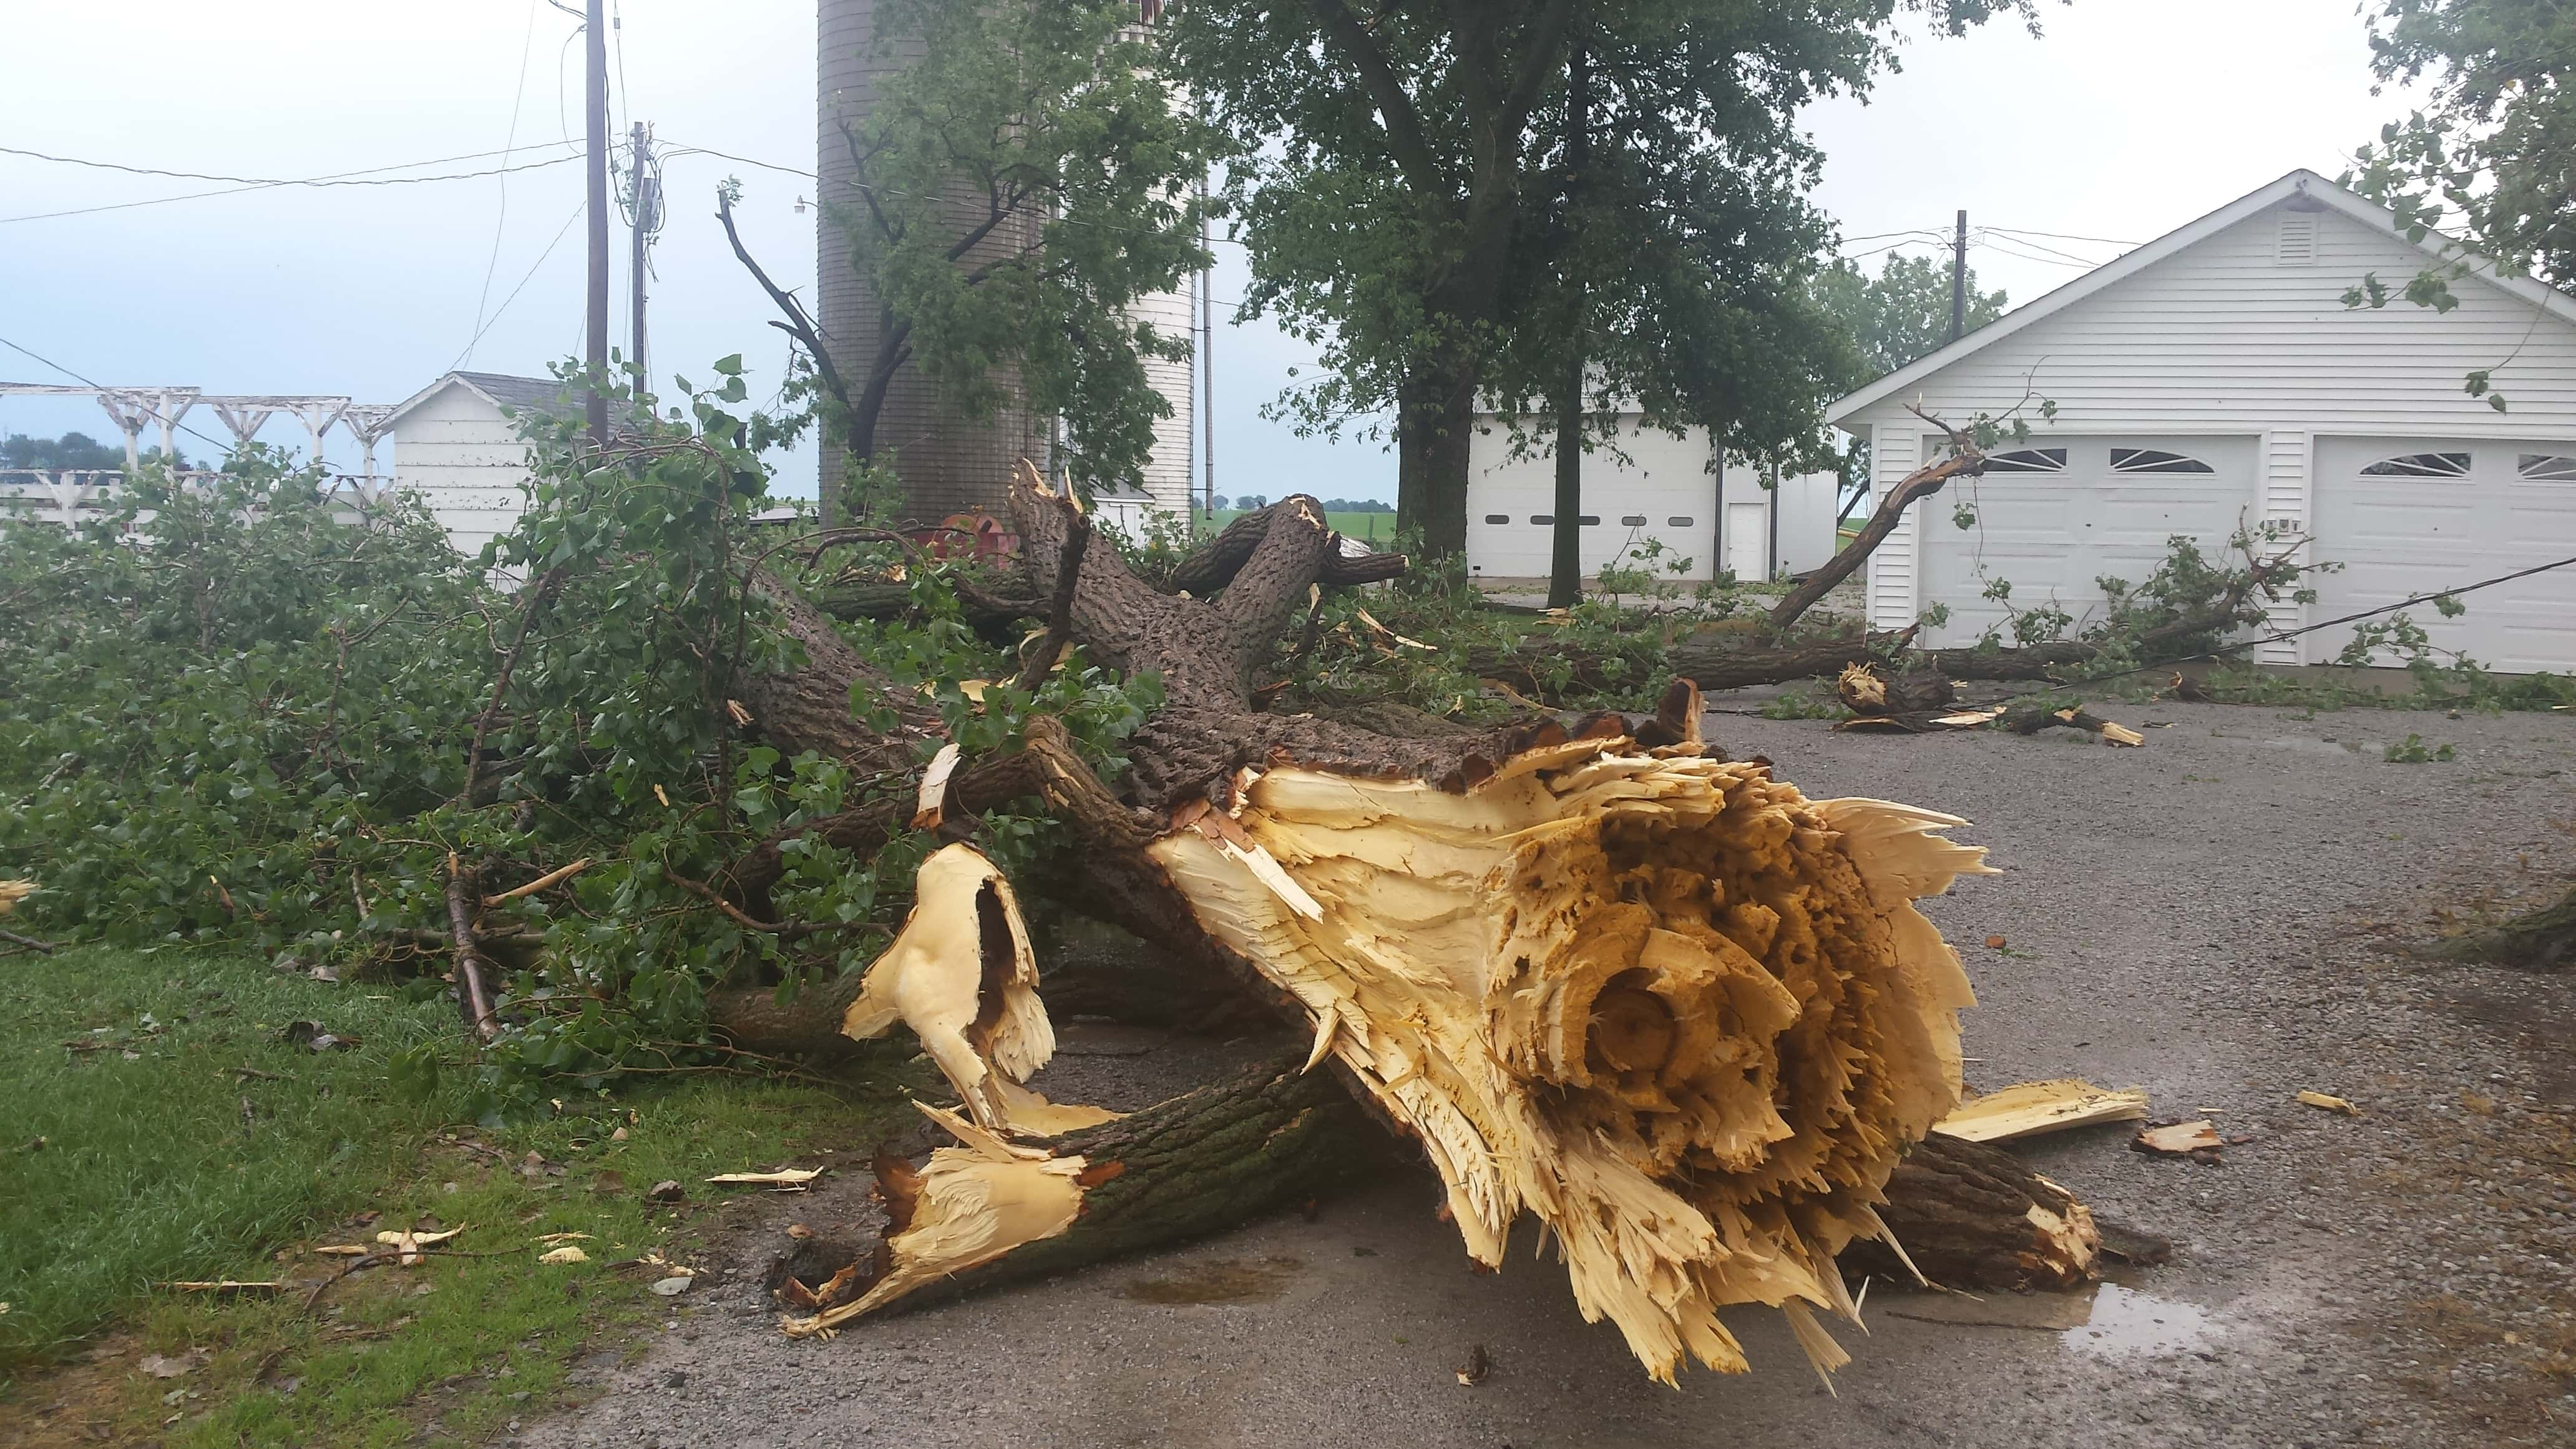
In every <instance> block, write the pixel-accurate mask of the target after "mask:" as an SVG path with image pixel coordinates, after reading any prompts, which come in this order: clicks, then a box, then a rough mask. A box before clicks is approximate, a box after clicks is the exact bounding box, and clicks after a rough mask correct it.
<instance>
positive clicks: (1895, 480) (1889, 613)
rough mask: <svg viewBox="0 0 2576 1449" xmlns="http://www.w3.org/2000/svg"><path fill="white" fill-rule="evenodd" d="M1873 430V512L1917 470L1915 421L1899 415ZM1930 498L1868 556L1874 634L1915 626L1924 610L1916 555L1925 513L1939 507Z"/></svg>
mask: <svg viewBox="0 0 2576 1449" xmlns="http://www.w3.org/2000/svg"><path fill="white" fill-rule="evenodd" d="M1865 426H1867V427H1868V428H1869V435H1870V444H1869V469H1870V474H1871V480H1870V495H1869V496H1870V502H1871V506H1872V507H1875V506H1877V505H1878V504H1880V503H1883V502H1885V501H1886V499H1887V495H1889V494H1890V493H1893V492H1895V491H1896V485H1898V484H1899V483H1902V482H1904V481H1905V475H1906V474H1908V473H1911V472H1913V471H1914V468H1915V455H1916V453H1917V452H1918V447H1917V442H1916V437H1915V432H1914V429H1915V428H1916V427H1917V426H1919V424H1917V423H1916V422H1915V421H1914V419H1912V418H1911V417H1907V416H1906V415H1905V414H1904V413H1902V412H1899V413H1897V414H1896V416H1895V417H1892V418H1890V419H1888V420H1887V422H1886V423H1885V424H1884V425H1879V424H1867V425H1865ZM1937 501H1938V500H1937V496H1936V498H1934V499H1927V500H1925V502H1923V503H1918V504H1916V505H1914V506H1913V507H1912V508H1909V509H1907V510H1905V516H1904V517H1903V518H1900V519H1898V520H1897V523H1896V527H1895V528H1894V529H1892V530H1890V531H1889V532H1888V535H1887V537H1886V538H1885V539H1883V540H1881V541H1880V543H1879V545H1878V548H1877V549H1876V551H1874V552H1872V553H1871V554H1870V556H1869V585H1868V593H1869V623H1870V627H1871V628H1873V629H1902V628H1904V627H1906V626H1907V625H1909V624H1911V623H1913V622H1914V616H1915V615H1917V614H1919V613H1921V612H1922V611H1923V604H1922V601H1921V599H1920V598H1919V596H1918V595H1917V594H1916V592H1915V587H1914V585H1915V580H1916V579H1917V577H1919V574H1918V568H1917V557H1916V551H1917V549H1918V548H1919V546H1920V545H1921V543H1922V539H1923V529H1922V521H1923V510H1924V509H1925V508H1926V507H1927V506H1930V505H1931V504H1933V503H1935V502H1937Z"/></svg>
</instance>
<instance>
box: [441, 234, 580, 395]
mask: <svg viewBox="0 0 2576 1449" xmlns="http://www.w3.org/2000/svg"><path fill="white" fill-rule="evenodd" d="M589 209H590V204H589V202H588V201H587V200H586V199H585V200H584V201H583V202H582V203H581V204H580V205H577V206H575V207H574V208H573V209H572V215H570V216H567V217H565V218H564V224H563V226H562V228H561V229H560V230H558V231H557V232H556V233H555V239H554V240H553V241H550V242H548V243H546V249H545V250H544V251H541V252H539V253H537V259H536V261H535V262H533V263H531V264H530V265H529V267H528V271H527V275H526V276H523V277H521V278H519V285H517V286H515V287H512V288H511V289H510V295H508V296H506V297H504V298H502V299H501V305H500V306H498V307H495V308H493V309H492V316H491V320H489V321H487V322H485V323H484V324H483V325H482V326H481V327H478V328H476V329H475V332H474V335H473V336H471V337H469V338H467V339H465V351H463V352H460V353H458V354H456V360H455V361H454V362H451V363H449V364H447V366H448V370H449V371H451V372H452V371H454V370H455V369H457V368H459V367H462V366H464V365H465V359H466V358H467V357H468V356H469V355H471V354H472V353H473V351H474V344H475V343H477V342H480V341H482V340H483V334H484V333H486V332H489V331H491V330H492V329H493V328H494V327H496V326H498V325H500V321H501V314H502V313H504V312H507V311H509V310H510V304H511V303H513V302H515V301H517V300H519V294H520V293H521V292H524V291H526V290H527V289H528V283H529V281H530V280H531V279H532V278H534V277H535V276H536V275H537V269H538V268H539V267H542V266H544V265H545V264H546V258H548V257H550V256H553V255H554V254H555V248H557V247H559V246H562V245H563V239H564V238H565V237H567V236H569V235H571V234H572V224H573V223H574V222H576V221H579V220H581V217H582V213H583V212H585V211H588V210H589Z"/></svg>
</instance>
